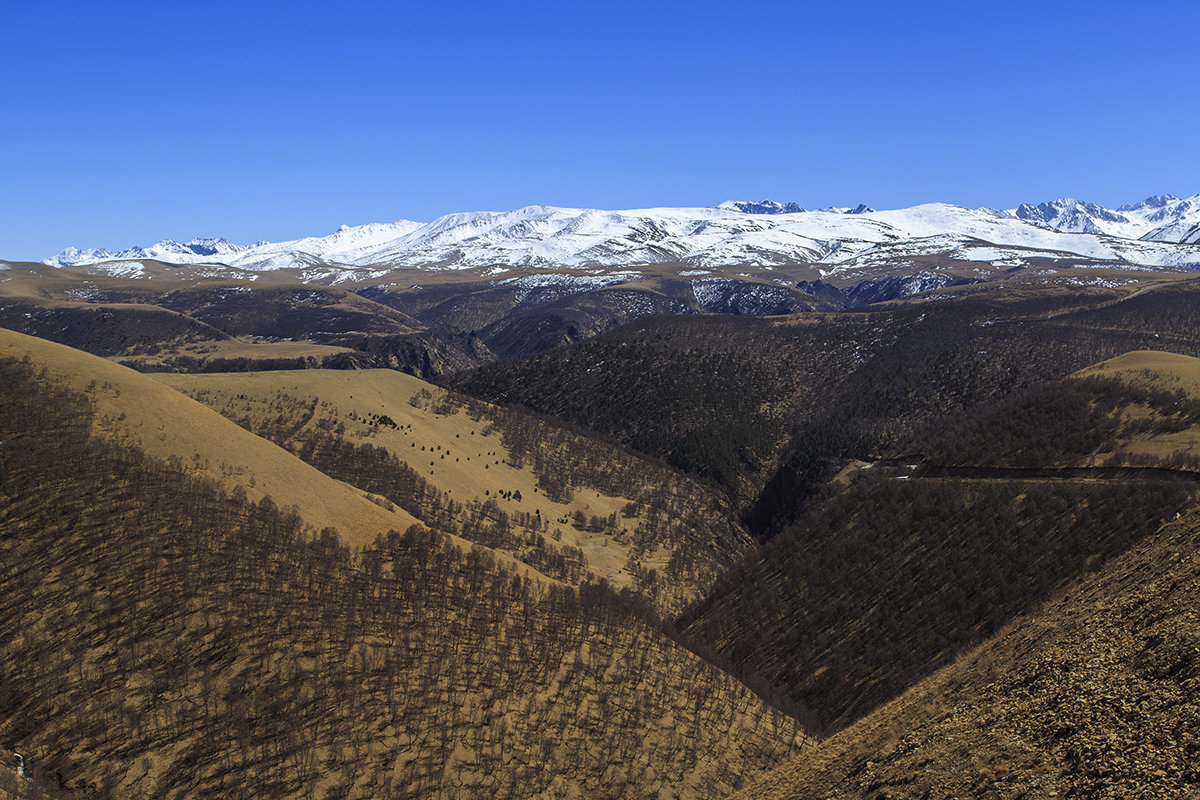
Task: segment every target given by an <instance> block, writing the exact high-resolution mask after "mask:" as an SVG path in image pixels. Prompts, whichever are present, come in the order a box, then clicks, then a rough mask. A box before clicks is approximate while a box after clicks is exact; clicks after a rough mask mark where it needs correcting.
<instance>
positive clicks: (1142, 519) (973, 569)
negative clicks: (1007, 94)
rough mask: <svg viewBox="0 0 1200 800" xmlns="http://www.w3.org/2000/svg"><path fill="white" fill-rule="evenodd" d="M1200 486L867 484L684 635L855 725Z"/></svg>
mask: <svg viewBox="0 0 1200 800" xmlns="http://www.w3.org/2000/svg"><path fill="white" fill-rule="evenodd" d="M1192 487H1193V484H1190V483H1187V482H1179V481H1136V482H1117V481H1113V482H1107V483H1096V482H1074V481H1060V482H1048V481H993V480H987V481H960V480H949V479H904V480H901V479H898V478H897V477H895V476H889V475H876V476H873V477H864V478H862V479H860V480H859V481H857V482H856V483H855V484H854V485H853V486H851V487H850V488H849V489H847V490H845V491H841V492H837V493H831V494H829V495H828V496H825V497H823V498H821V499H819V500H816V501H814V502H812V503H810V504H809V505H808V506H807V507H806V508H805V510H804V512H803V514H802V515H801V516H800V518H799V519H798V520H797V521H796V522H795V523H794V525H792V526H791V527H789V528H787V529H786V530H785V531H784V532H783V533H781V534H780V535H779V536H777V537H776V538H775V539H773V540H772V541H771V542H769V543H768V544H767V545H766V546H765V547H764V548H763V550H762V552H761V553H760V554H759V555H758V556H757V557H756V558H755V559H753V560H751V561H750V562H748V563H746V564H744V565H741V566H739V567H737V568H735V569H733V570H731V571H730V572H729V573H728V574H727V575H726V576H725V577H724V578H723V579H722V581H721V582H720V584H719V585H718V586H717V588H716V589H715V590H714V591H713V592H712V594H711V595H710V596H709V598H707V599H706V600H705V601H703V602H701V603H700V604H698V605H697V606H696V607H694V608H693V609H691V610H689V611H688V612H687V613H685V615H684V617H683V619H682V621H681V625H682V626H683V629H684V630H685V631H686V632H687V633H688V634H689V635H691V636H693V637H696V638H697V639H698V640H699V641H702V642H704V643H706V644H708V645H709V646H711V647H713V648H714V649H716V650H717V651H718V652H721V653H723V654H724V655H725V656H726V657H727V658H728V659H729V660H730V661H731V662H733V663H735V664H741V665H745V666H747V667H748V668H749V669H751V670H753V671H755V672H757V673H759V674H760V675H762V676H763V677H765V678H766V679H767V680H769V681H772V682H774V683H775V685H776V686H777V687H778V688H780V689H781V690H784V691H787V692H789V693H790V694H791V696H792V697H793V698H794V699H796V700H797V701H799V702H801V703H802V704H804V705H806V706H808V707H810V708H811V709H812V710H813V711H814V712H815V713H816V714H817V715H818V716H819V717H820V718H821V719H822V720H823V721H824V722H825V723H826V724H828V725H830V726H832V727H835V728H836V727H840V726H842V725H845V724H846V723H848V722H851V721H853V720H855V719H857V718H859V717H860V716H862V715H863V714H865V713H866V712H868V711H870V710H871V709H873V708H875V707H876V706H877V705H879V704H880V703H882V702H884V701H886V700H888V699H890V698H892V697H894V696H896V695H897V694H899V693H900V692H901V691H903V690H904V689H905V688H907V687H908V686H910V685H912V684H913V683H915V682H916V681H917V680H919V679H920V678H922V677H924V676H926V675H928V674H930V673H931V672H933V671H934V670H936V669H937V668H938V667H940V666H943V665H945V664H947V663H949V662H950V660H951V659H953V658H954V657H955V656H956V655H958V654H959V653H961V652H963V651H964V650H965V649H967V648H969V647H971V646H973V645H975V644H977V643H979V642H981V641H983V640H984V639H985V638H987V637H988V636H990V635H992V634H994V633H995V632H996V631H997V630H999V629H1000V627H1002V626H1003V625H1004V624H1005V623H1006V622H1007V621H1008V620H1010V619H1012V618H1013V617H1014V616H1015V615H1016V614H1018V613H1021V612H1023V611H1026V610H1028V609H1030V608H1032V607H1033V606H1034V605H1036V604H1037V603H1038V602H1039V601H1041V600H1043V599H1045V598H1046V597H1047V596H1048V595H1049V593H1050V592H1051V591H1053V590H1054V589H1055V588H1056V587H1057V586H1059V585H1060V583H1061V582H1062V581H1064V580H1065V579H1068V578H1071V577H1073V576H1075V575H1077V574H1078V573H1080V572H1081V571H1083V570H1085V569H1091V568H1095V567H1096V566H1097V565H1099V564H1100V563H1103V562H1104V561H1105V560H1107V559H1108V558H1111V557H1112V556H1114V555H1117V554H1119V553H1121V552H1123V551H1124V550H1125V549H1126V548H1128V546H1129V545H1130V544H1131V543H1132V542H1134V541H1136V540H1137V539H1138V538H1140V537H1142V536H1144V535H1146V534H1147V533H1150V532H1152V531H1153V530H1154V529H1155V527H1156V526H1157V524H1158V523H1159V521H1160V520H1162V519H1163V518H1164V517H1166V516H1168V515H1173V514H1174V513H1175V511H1176V510H1177V509H1178V508H1180V507H1181V506H1182V505H1183V503H1184V502H1185V501H1186V500H1187V498H1188V497H1189V494H1190V490H1191V489H1192Z"/></svg>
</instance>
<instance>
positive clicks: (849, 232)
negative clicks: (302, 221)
mask: <svg viewBox="0 0 1200 800" xmlns="http://www.w3.org/2000/svg"><path fill="white" fill-rule="evenodd" d="M1198 224H1200V195H1196V196H1193V197H1190V198H1187V199H1179V198H1171V197H1170V196H1168V195H1163V196H1160V197H1157V198H1150V199H1149V200H1146V201H1143V202H1142V203H1140V204H1137V205H1136V207H1130V210H1127V211H1125V212H1121V213H1118V212H1117V211H1113V210H1110V209H1107V208H1104V207H1102V206H1099V205H1096V204H1094V203H1087V202H1083V201H1080V200H1076V199H1073V198H1062V199H1059V200H1054V201H1050V202H1045V203H1039V204H1036V205H1034V204H1023V205H1021V206H1019V207H1018V208H1016V209H1014V210H1008V211H998V210H995V209H988V208H984V209H970V208H964V207H962V206H956V205H948V204H945V203H926V204H923V205H919V206H914V207H912V208H903V209H895V210H890V211H876V210H874V209H872V208H871V207H870V206H867V205H865V204H860V205H859V206H857V207H855V208H828V209H822V210H820V211H812V212H802V210H801V209H800V206H798V205H796V204H795V203H778V202H775V201H771V200H764V201H759V202H746V201H730V202H727V203H722V204H721V205H720V206H719V207H716V208H713V207H704V208H642V209H628V210H603V209H584V208H556V207H553V206H526V207H524V208H518V209H514V210H511V211H479V212H467V213H457V214H447V215H445V216H442V217H439V218H437V219H435V220H433V221H432V222H426V223H421V222H411V221H408V220H399V221H397V222H378V223H368V224H365V225H355V226H348V225H343V226H341V227H339V228H338V229H337V231H336V232H334V233H331V234H329V235H326V236H321V237H316V236H311V237H305V238H302V239H295V240H292V241H285V242H275V243H268V242H259V243H257V244H254V245H249V246H245V245H237V244H233V243H231V242H229V241H228V240H226V239H223V238H208V239H192V240H189V241H188V242H185V243H184V244H179V243H178V242H175V241H173V240H170V239H163V240H162V241H159V242H157V243H155V244H154V245H151V246H149V247H134V248H130V249H128V250H123V251H121V252H119V253H114V252H112V251H111V250H105V249H95V250H81V249H79V248H73V247H72V248H67V249H66V250H63V251H62V252H61V253H59V254H58V255H57V256H55V257H54V258H53V259H48V260H47V263H49V264H52V265H57V266H81V265H84V264H93V263H98V262H104V261H122V260H126V261H136V260H144V259H155V260H159V261H164V262H167V263H173V264H200V263H207V264H223V265H227V266H229V267H236V268H239V269H242V270H255V271H261V270H274V269H287V268H306V269H307V268H309V267H321V268H327V267H328V268H334V269H335V270H344V269H347V268H350V269H355V268H366V267H369V268H372V269H384V270H391V269H400V268H417V269H465V268H471V267H495V266H518V267H536V268H539V269H551V268H557V267H584V268H597V269H614V268H615V269H624V268H627V267H636V266H643V265H649V264H687V265H689V268H692V267H712V266H729V265H735V264H745V265H748V266H750V265H756V266H774V265H789V264H813V265H816V264H820V265H821V267H820V268H821V269H822V270H825V271H837V270H842V269H851V268H857V267H861V266H866V265H872V264H898V263H906V264H910V263H914V262H913V259H915V258H920V257H923V256H924V255H937V256H938V257H939V258H941V257H949V258H953V259H961V260H965V261H988V262H994V261H997V260H1004V259H1007V260H1009V261H1011V260H1012V259H1019V258H1022V257H1024V256H1023V254H1029V253H1037V254H1039V255H1038V256H1037V257H1040V258H1063V257H1065V256H1064V255H1063V254H1075V256H1076V257H1080V258H1084V259H1090V260H1095V261H1104V262H1120V263H1127V264H1144V265H1159V266H1195V265H1197V264H1198V263H1200V251H1198V250H1197V249H1196V248H1195V247H1193V246H1192V243H1194V242H1195V241H1196V239H1197V227H1196V226H1197V225H1198ZM1139 240H1140V241H1139ZM349 274H350V273H347V275H349ZM346 279H347V280H348V279H349V278H346Z"/></svg>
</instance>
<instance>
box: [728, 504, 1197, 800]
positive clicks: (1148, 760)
mask: <svg viewBox="0 0 1200 800" xmlns="http://www.w3.org/2000/svg"><path fill="white" fill-rule="evenodd" d="M1197 720H1200V509H1193V510H1192V511H1190V512H1188V513H1187V514H1185V515H1183V516H1182V517H1181V518H1180V519H1178V520H1176V521H1174V522H1171V523H1170V524H1167V525H1165V526H1164V527H1163V528H1162V529H1161V530H1160V531H1159V532H1158V533H1157V534H1155V535H1154V536H1151V537H1149V538H1147V539H1145V540H1144V541H1142V542H1141V543H1140V544H1138V545H1136V546H1135V547H1134V548H1132V549H1131V550H1130V551H1129V552H1128V553H1126V554H1125V555H1123V556H1122V557H1120V558H1118V559H1116V560H1114V561H1113V562H1111V563H1110V564H1109V565H1107V566H1106V567H1105V568H1104V569H1103V570H1102V571H1101V572H1099V573H1098V574H1095V575H1092V576H1089V577H1086V578H1084V579H1082V580H1080V581H1078V582H1075V583H1073V584H1071V585H1070V586H1069V587H1067V588H1066V589H1065V590H1063V591H1062V592H1060V593H1059V594H1058V595H1057V596H1056V597H1055V598H1054V599H1052V600H1051V601H1049V602H1047V603H1046V604H1044V605H1043V606H1041V607H1040V608H1039V609H1038V610H1037V611H1036V612H1034V613H1032V614H1030V615H1029V616H1026V617H1023V618H1021V619H1018V620H1016V621H1014V622H1013V623H1012V624H1011V625H1010V626H1009V627H1008V628H1007V629H1006V630H1005V631H1003V632H1002V633H1001V634H999V635H998V636H996V637H995V638H994V639H992V640H990V641H988V642H987V643H985V644H983V645H982V646H980V647H978V648H976V649H975V650H974V651H972V652H971V653H969V654H968V655H966V656H965V657H964V658H962V659H960V660H959V661H957V662H956V663H955V664H953V665H952V666H950V667H947V668H946V669H944V670H942V671H941V672H939V673H938V674H936V675H935V676H933V677H931V678H929V679H928V680H926V681H924V682H922V683H921V684H919V685H918V686H916V687H914V688H913V689H911V690H909V691H908V692H906V693H905V694H904V695H903V696H902V697H900V698H899V699H897V700H895V701H894V702H892V703H889V704H888V705H886V706H884V707H882V708H880V709H878V710H877V711H876V712H875V713H873V714H871V715H870V716H869V717H867V718H865V719H863V720H861V721H860V722H858V723H857V724H855V725H854V726H852V727H850V728H848V729H847V730H845V731H843V732H842V733H840V734H838V735H837V736H835V737H833V738H832V739H830V740H828V741H826V742H824V743H823V744H821V745H820V747H819V748H818V749H816V750H815V751H813V752H811V753H809V754H807V755H805V756H803V757H801V758H798V759H796V760H794V761H793V762H792V763H790V764H788V765H786V766H784V767H781V768H780V769H778V770H776V771H774V772H773V773H772V774H771V775H770V776H769V777H767V778H765V779H763V780H762V781H760V782H758V783H756V784H755V785H754V786H752V787H751V788H749V789H748V790H746V791H745V792H742V793H741V794H738V795H737V797H738V798H745V800H750V798H753V799H754V800H783V799H784V798H814V797H863V798H881V797H886V798H909V797H911V798H917V797H922V798H961V797H994V798H1019V797H1027V798H1035V797H1036V798H1040V797H1062V798H1069V797H1073V798H1189V797H1191V798H1194V797H1200V769H1198V767H1197V765H1198V764H1200V728H1198V727H1197Z"/></svg>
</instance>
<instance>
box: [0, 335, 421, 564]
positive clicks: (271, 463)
mask: <svg viewBox="0 0 1200 800" xmlns="http://www.w3.org/2000/svg"><path fill="white" fill-rule="evenodd" d="M0 357H6V358H16V359H18V360H21V359H24V358H26V357H29V358H30V359H31V362H32V363H36V364H39V365H42V366H43V367H44V369H45V370H46V373H47V376H48V379H50V380H54V381H58V382H61V383H62V385H63V386H65V387H69V388H70V389H71V390H73V391H76V392H83V393H84V394H86V395H87V396H88V397H89V399H90V401H91V402H92V404H93V407H94V413H93V414H92V415H91V420H92V426H93V432H94V433H96V434H98V435H101V436H103V437H104V438H106V439H108V440H109V441H112V442H114V443H117V444H121V445H128V446H132V447H136V448H138V449H139V450H143V451H145V452H146V453H147V454H148V455H149V456H151V457H153V458H157V459H161V460H163V461H170V462H171V463H172V464H175V465H177V466H178V468H179V469H180V470H182V471H184V472H186V473H187V474H189V475H193V476H196V477H201V478H208V479H212V480H215V481H217V482H218V483H219V484H220V485H221V486H222V487H224V489H225V490H226V491H230V492H232V491H234V490H235V489H238V488H239V487H240V489H241V490H242V491H244V492H245V493H246V496H247V498H248V499H249V500H251V501H254V502H257V501H259V500H261V499H262V498H264V497H266V496H268V495H269V496H270V497H271V498H272V499H273V500H274V502H275V503H276V504H278V505H279V506H281V507H283V508H290V507H296V508H299V509H301V510H302V511H303V514H304V516H305V519H306V521H307V522H308V523H309V524H310V525H313V526H315V527H317V528H324V527H337V528H338V529H339V530H341V531H342V532H343V535H344V536H346V537H347V538H348V540H349V541H351V542H353V543H355V544H358V545H362V544H366V543H369V542H371V541H373V540H374V538H375V536H376V535H377V534H379V533H381V532H383V531H386V530H388V529H389V528H397V529H404V528H407V527H408V526H409V525H411V524H413V523H414V522H416V521H417V520H416V518H415V517H413V516H412V515H410V514H409V513H407V512H405V511H403V510H402V509H394V510H389V509H385V508H383V507H382V506H381V505H379V504H378V503H375V502H373V501H372V500H371V499H370V498H368V497H367V496H366V495H365V493H364V492H362V491H361V490H359V489H356V488H354V487H352V486H349V485H347V484H345V483H342V482H340V481H337V480H334V479H332V478H330V477H329V476H328V475H326V474H324V473H322V472H320V471H319V470H316V469H314V468H312V467H310V466H308V465H307V464H304V463H303V462H302V461H300V460H299V459H297V458H296V457H295V456H293V455H291V454H290V453H288V452H286V451H284V450H282V449H281V448H279V447H277V446H276V445H273V444H271V443H270V442H267V441H265V440H263V439H261V438H259V437H257V436H254V435H252V434H250V433H248V432H246V431H245V430H243V429H241V428H239V427H238V426H237V425H234V424H233V423H231V422H230V421H229V420H227V419H225V418H224V417H222V416H221V415H219V414H217V413H216V412H214V411H212V410H210V409H208V408H206V407H205V406H203V405H201V404H200V403H197V402H195V401H194V400H191V399H189V398H187V397H185V396H183V395H182V394H180V393H179V392H176V391H174V390H173V389H170V388H168V387H166V386H164V385H162V384H161V383H159V382H158V381H155V380H153V379H152V378H150V377H149V376H145V375H139V374H138V373H136V372H133V371H132V370H129V369H126V368H124V367H121V366H118V365H116V364H113V363H111V362H109V361H105V360H104V359H100V358H97V357H95V356H92V355H89V354H87V353H83V352H81V351H79V350H74V349H72V348H69V347H64V346H62V345H57V344H54V343H51V342H47V341H45V340H42V339H37V338H34V337H30V336H22V335H21V334H18V333H12V332H10V331H5V330H0Z"/></svg>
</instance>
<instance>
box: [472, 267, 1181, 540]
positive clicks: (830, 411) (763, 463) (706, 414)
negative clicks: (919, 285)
mask: <svg viewBox="0 0 1200 800" xmlns="http://www.w3.org/2000/svg"><path fill="white" fill-rule="evenodd" d="M1122 297H1123V295H1122V294H1121V293H1119V292H1116V291H1114V290H1106V291H1101V290H1094V291H1083V290H1076V291H1068V290H1066V289H1064V287H1062V286H1046V287H1036V286H1019V287H1016V288H1013V289H1008V288H1006V287H1004V286H986V287H971V289H970V291H966V290H964V291H963V295H962V296H959V297H950V296H942V297H940V298H939V299H936V300H931V301H927V302H921V303H917V302H911V303H908V304H902V305H896V306H883V307H880V308H877V309H871V310H864V311H859V312H847V313H841V314H823V315H816V314H814V315H809V316H806V317H799V318H795V319H793V320H791V321H790V322H787V323H785V322H782V321H778V320H768V319H761V318H759V319H750V318H729V317H711V316H708V317H671V318H656V319H652V320H642V321H639V322H637V323H634V324H631V325H628V326H626V327H624V328H621V329H618V330H615V331H612V332H609V333H606V334H603V335H601V336H599V337H597V338H595V339H592V340H589V341H586V342H582V343H579V344H576V345H572V346H570V347H566V348H563V349H561V350H558V351H555V352H552V353H547V354H543V355H539V356H535V357H531V358H527V359H520V360H516V361H513V362H507V363H504V364H495V365H488V366H485V367H481V368H480V369H478V370H475V371H473V372H470V373H467V374H465V375H462V376H459V377H457V378H455V380H454V385H455V386H457V387H458V388H461V389H462V390H464V391H466V392H467V393H470V394H472V395H474V396H478V397H481V398H483V399H486V400H491V401H494V402H499V403H508V404H514V405H520V406H524V407H527V408H532V409H535V410H537V411H540V412H543V413H547V414H551V415H554V416H557V417H560V418H563V419H566V420H569V421H571V422H574V423H576V424H579V425H582V426H584V427H587V428H589V429H592V430H597V431H600V432H602V433H604V434H606V435H609V436H612V437H615V438H617V439H619V440H620V441H622V442H625V443H626V444H628V445H630V446H631V447H634V448H635V449H638V450H640V451H642V452H646V453H649V454H651V455H654V456H657V457H660V458H663V459H665V460H666V461H668V463H671V464H672V465H674V466H677V467H680V468H684V469H687V470H688V471H690V472H692V473H693V474H696V475H699V476H703V477H705V478H707V479H710V480H713V481H715V482H717V483H718V484H720V485H722V486H725V487H727V488H729V489H731V490H733V491H734V492H735V495H736V496H737V498H738V500H739V501H740V503H741V504H742V506H743V507H744V508H746V509H752V508H753V510H752V511H751V513H750V515H749V516H748V520H750V521H752V522H753V523H754V526H755V530H756V532H757V533H759V534H760V535H767V534H769V533H770V532H773V531H775V530H778V528H779V527H781V525H782V524H783V523H784V522H785V521H786V520H788V519H792V518H794V517H795V516H796V515H797V514H798V513H799V506H798V505H796V503H790V502H788V501H787V500H786V498H788V497H792V498H796V499H797V500H798V501H799V502H801V503H802V502H803V500H804V498H806V497H807V496H808V494H809V487H810V486H811V483H812V481H813V479H814V478H813V476H815V475H821V474H824V472H825V470H826V468H827V466H828V465H829V463H830V462H831V461H836V460H838V459H840V458H845V457H848V456H854V455H858V454H859V453H861V452H862V451H863V450H864V449H869V448H874V449H876V450H883V451H884V452H888V451H889V450H891V451H892V452H895V448H896V447H897V446H898V444H900V443H906V442H908V441H909V440H910V439H911V437H912V436H913V435H914V434H915V433H916V432H917V431H919V430H922V429H923V428H924V427H925V426H926V425H927V424H929V423H930V422H931V421H933V420H937V419H939V418H942V417H945V416H947V415H953V414H955V413H957V412H960V411H964V410H967V409H971V408H974V407H975V406H977V405H979V404H981V403H985V402H988V401H991V400H994V399H997V398H1000V397H1003V396H1006V395H1007V394H1009V393H1011V392H1013V391H1016V390H1020V389H1023V388H1027V387H1030V386H1034V385H1036V384H1039V383H1041V382H1043V381H1047V380H1051V379H1055V378H1060V377H1063V376H1066V375H1068V374H1070V373H1071V372H1073V371H1075V370H1078V369H1081V368H1083V367H1085V366H1088V365H1090V364H1094V363H1096V362H1098V361H1102V360H1104V359H1107V358H1111V357H1114V356H1117V355H1120V354H1122V353H1125V352H1128V351H1129V350H1134V349H1170V350H1172V351H1174V352H1179V353H1183V354H1188V355H1200V335H1198V334H1197V331H1200V281H1194V280H1189V281H1181V282H1179V283H1178V284H1177V285H1175V286H1172V287H1167V288H1159V289H1155V290H1152V291H1148V292H1145V293H1143V294H1141V295H1138V296H1137V297H1133V298H1131V299H1128V300H1121V298H1122ZM828 430H838V431H841V434H839V435H838V436H836V437H829V436H824V435H822V433H821V432H822V431H828ZM772 479H774V484H773V486H772V488H771V490H770V492H768V494H767V496H766V497H765V498H763V500H762V502H760V503H759V505H758V507H757V508H754V506H755V503H756V502H757V501H759V495H760V492H761V490H762V489H763V487H765V486H767V485H768V484H770V483H771V482H772Z"/></svg>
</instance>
